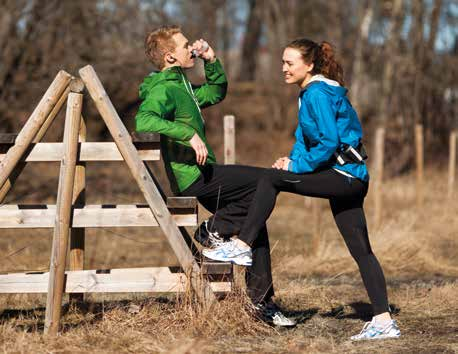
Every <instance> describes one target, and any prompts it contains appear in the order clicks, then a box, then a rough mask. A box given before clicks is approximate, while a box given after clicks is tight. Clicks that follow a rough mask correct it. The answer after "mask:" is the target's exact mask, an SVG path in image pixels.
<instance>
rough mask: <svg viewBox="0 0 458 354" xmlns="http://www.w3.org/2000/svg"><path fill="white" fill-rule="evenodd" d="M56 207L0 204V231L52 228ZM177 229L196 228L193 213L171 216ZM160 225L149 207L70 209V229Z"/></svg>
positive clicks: (104, 206) (195, 217)
mask: <svg viewBox="0 0 458 354" xmlns="http://www.w3.org/2000/svg"><path fill="white" fill-rule="evenodd" d="M55 216H56V206H55V205H1V206H0V229H7V228H17V229H24V228H52V227H54V219H55ZM172 217H173V219H174V220H175V222H176V223H177V224H178V225H179V226H196V225H197V215H196V214H194V213H193V214H176V215H173V216H172ZM151 226H159V225H158V223H157V221H156V219H155V217H154V215H153V213H152V211H151V209H150V208H149V207H148V205H85V206H84V207H80V206H77V207H74V208H73V210H72V222H71V227H77V228H85V227H94V228H96V227H151Z"/></svg>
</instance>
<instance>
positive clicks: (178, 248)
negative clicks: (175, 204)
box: [79, 65, 216, 306]
mask: <svg viewBox="0 0 458 354" xmlns="http://www.w3.org/2000/svg"><path fill="white" fill-rule="evenodd" d="M79 73H80V76H81V78H82V79H83V81H84V84H85V85H86V88H87V90H88V91H89V93H90V95H91V97H92V99H93V100H94V102H95V105H96V106H97V109H98V111H99V113H100V115H101V116H102V118H103V120H104V121H105V124H106V125H107V127H108V129H109V131H110V133H111V136H112V137H113V139H114V140H115V142H116V145H117V146H118V148H119V150H120V151H121V154H122V156H123V157H124V160H125V161H126V163H127V166H128V167H129V169H130V171H131V173H132V175H133V177H134V179H135V180H136V181H137V184H138V186H139V187H140V189H141V191H142V192H143V195H144V196H145V199H146V201H147V203H148V205H149V207H150V208H151V210H152V211H153V214H154V216H155V218H156V220H157V221H158V223H159V225H160V226H161V228H162V231H163V232H164V235H165V236H166V238H167V240H168V241H169V244H170V246H171V247H172V249H173V251H174V253H175V255H176V256H177V259H178V261H179V262H180V265H181V267H182V268H183V269H184V270H185V272H186V274H187V275H188V276H189V279H190V282H191V285H192V287H193V289H194V290H195V292H196V294H197V296H198V297H199V299H200V301H201V302H202V303H203V304H204V305H205V306H210V305H211V304H212V303H213V302H215V301H216V298H215V295H214V294H213V291H212V289H211V288H210V285H209V284H208V282H207V281H206V280H205V279H203V278H202V277H201V274H200V267H199V265H198V264H197V262H196V260H195V259H194V256H193V254H192V252H191V250H190V249H189V247H188V245H187V244H186V242H185V240H184V238H183V235H182V234H181V232H180V230H179V229H178V225H177V224H176V222H175V220H174V219H173V218H172V216H171V215H170V213H169V211H168V209H167V206H166V205H165V203H164V200H163V199H162V196H161V194H160V192H159V190H158V189H157V187H156V185H155V184H154V181H153V179H152V178H151V176H150V174H149V173H148V171H147V169H146V167H145V165H144V163H143V161H142V160H141V159H140V158H139V156H138V153H137V151H136V149H135V147H134V145H133V144H132V140H131V138H130V136H129V133H128V132H127V129H126V127H125V126H124V124H123V123H122V121H121V118H119V115H118V113H117V112H116V109H115V108H114V106H113V104H112V102H111V100H110V98H109V97H108V95H107V93H106V91H105V89H104V88H103V86H102V83H101V82H100V80H99V78H98V77H97V74H96V73H95V71H94V69H93V68H92V66H90V65H88V66H85V67H84V68H82V69H80V70H79Z"/></svg>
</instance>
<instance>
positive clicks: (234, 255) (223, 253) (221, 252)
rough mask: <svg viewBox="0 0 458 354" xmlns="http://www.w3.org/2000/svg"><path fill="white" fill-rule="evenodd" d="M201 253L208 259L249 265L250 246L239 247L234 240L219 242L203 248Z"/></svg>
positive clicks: (250, 258) (250, 256)
mask: <svg viewBox="0 0 458 354" xmlns="http://www.w3.org/2000/svg"><path fill="white" fill-rule="evenodd" d="M202 254H203V255H204V256H205V257H207V258H210V259H213V260H215V261H221V262H231V263H234V264H238V265H243V266H251V264H252V253H251V248H241V247H239V245H238V244H237V242H235V241H234V240H230V241H228V242H224V243H221V244H220V245H218V246H217V247H215V248H204V249H203V250H202Z"/></svg>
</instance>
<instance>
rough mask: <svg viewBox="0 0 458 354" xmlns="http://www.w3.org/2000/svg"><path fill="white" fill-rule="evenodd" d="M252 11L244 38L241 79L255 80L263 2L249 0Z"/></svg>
mask: <svg viewBox="0 0 458 354" xmlns="http://www.w3.org/2000/svg"><path fill="white" fill-rule="evenodd" d="M249 5H250V10H249V11H250V12H249V15H248V22H247V25H246V31H245V38H244V40H243V46H242V55H241V58H240V71H239V80H240V81H253V80H254V79H255V74H256V64H257V60H258V55H257V53H258V48H259V40H260V38H261V26H262V17H261V10H262V6H263V3H262V1H260V0H249Z"/></svg>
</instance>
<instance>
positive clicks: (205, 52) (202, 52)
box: [192, 38, 216, 63]
mask: <svg viewBox="0 0 458 354" xmlns="http://www.w3.org/2000/svg"><path fill="white" fill-rule="evenodd" d="M192 49H193V50H194V49H195V50H197V53H198V56H199V57H200V58H202V59H203V60H205V61H209V62H210V63H213V62H214V61H215V60H216V55H215V52H214V51H213V48H212V47H210V45H209V44H208V43H207V42H205V40H203V39H202V38H201V39H199V40H198V41H195V42H194V43H193V44H192Z"/></svg>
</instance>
